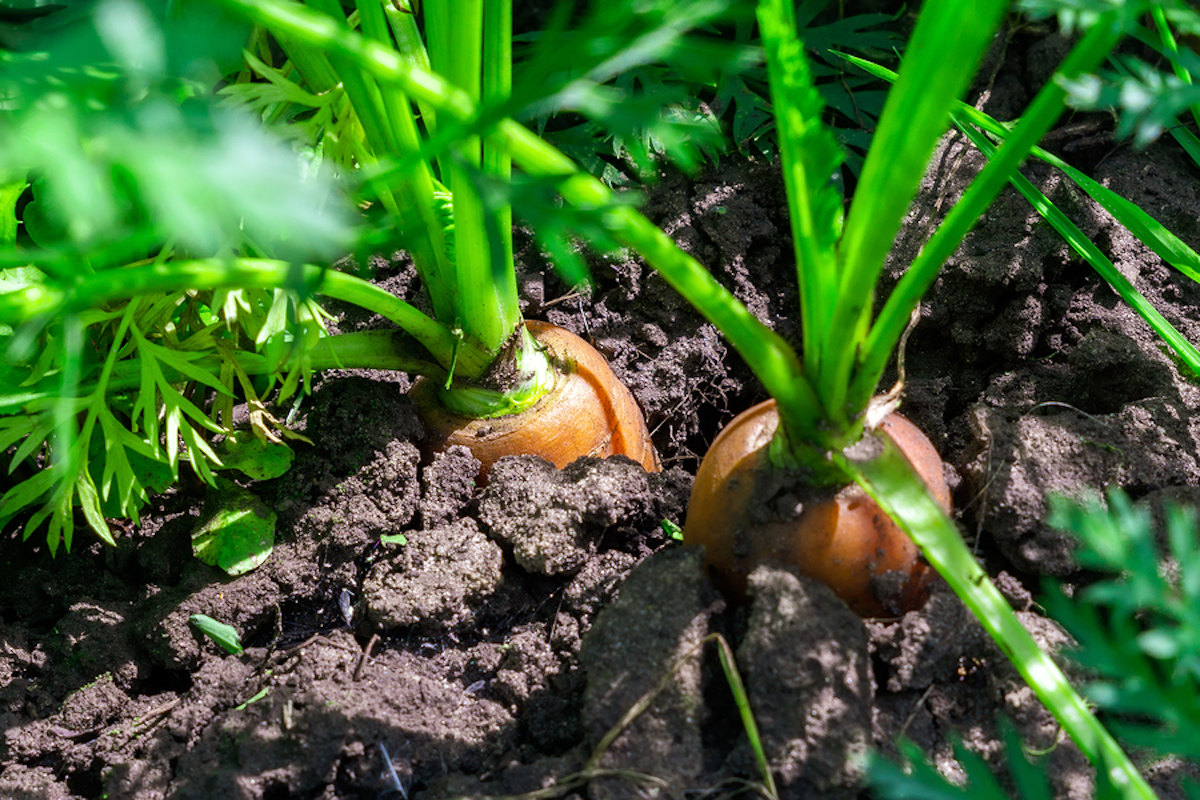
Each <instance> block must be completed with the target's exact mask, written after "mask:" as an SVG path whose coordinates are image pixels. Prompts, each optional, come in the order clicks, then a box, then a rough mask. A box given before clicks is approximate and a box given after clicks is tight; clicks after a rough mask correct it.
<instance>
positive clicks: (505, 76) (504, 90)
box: [481, 0, 518, 303]
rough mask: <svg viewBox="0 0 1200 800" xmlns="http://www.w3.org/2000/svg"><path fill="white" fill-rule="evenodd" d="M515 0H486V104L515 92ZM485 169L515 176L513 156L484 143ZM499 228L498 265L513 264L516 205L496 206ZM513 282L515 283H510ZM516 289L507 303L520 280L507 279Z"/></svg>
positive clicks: (507, 285)
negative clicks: (514, 213) (513, 54)
mask: <svg viewBox="0 0 1200 800" xmlns="http://www.w3.org/2000/svg"><path fill="white" fill-rule="evenodd" d="M512 14H513V4H512V0H485V2H484V6H483V92H482V94H481V100H482V103H483V104H484V105H488V106H495V105H497V104H499V103H502V102H504V101H506V100H508V98H509V97H510V96H511V95H512V35H513V32H512V25H513V20H512ZM483 171H484V173H485V174H487V175H489V176H494V177H496V178H499V179H500V180H502V181H508V180H509V179H510V178H511V177H512V158H511V157H510V156H509V155H508V153H507V152H506V151H505V150H503V149H502V148H499V147H496V146H495V144H494V143H492V142H491V141H485V142H484V143H483ZM492 215H493V218H494V220H495V228H496V230H495V231H493V232H491V238H492V240H493V241H492V247H493V248H494V249H495V248H496V240H497V239H498V240H499V250H500V253H499V255H498V256H496V257H495V259H494V260H495V262H496V263H497V264H504V265H509V266H511V265H512V264H513V238H512V227H513V216H512V206H511V205H510V204H509V203H508V202H507V201H506V202H503V203H499V202H498V201H496V205H495V207H494V208H493V209H492ZM510 283H511V285H510ZM510 289H511V291H512V297H511V298H506V299H505V302H512V303H517V302H518V298H517V286H516V281H515V280H514V281H511V282H509V281H505V283H504V287H503V291H506V292H507V291H509V290H510Z"/></svg>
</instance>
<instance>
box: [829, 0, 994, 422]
mask: <svg viewBox="0 0 1200 800" xmlns="http://www.w3.org/2000/svg"><path fill="white" fill-rule="evenodd" d="M1007 7H1008V3H1007V2H1006V0H980V2H974V3H971V5H970V18H969V19H967V18H966V15H965V14H964V6H963V4H962V2H961V0H935V1H934V2H926V3H925V4H924V5H923V6H922V8H921V13H920V16H919V17H918V19H917V25H916V28H915V29H914V31H913V34H912V37H911V38H910V39H909V42H908V45H907V46H906V48H905V54H904V61H903V63H902V64H901V68H900V76H899V78H898V79H897V81H896V85H895V86H894V87H893V88H892V90H891V91H890V92H889V93H888V98H887V101H886V103H885V105H884V109H883V113H882V115H881V116H880V121H879V128H878V130H877V131H876V132H875V135H874V138H873V141H872V143H871V149H870V152H869V153H868V155H867V159H866V162H865V163H864V164H863V169H862V175H861V177H860V180H859V183H858V187H857V189H856V190H855V194H854V201H853V202H852V203H851V205H850V211H849V214H848V215H847V219H846V227H845V231H844V232H843V235H842V239H841V241H840V243H839V246H838V267H839V269H840V272H841V280H840V285H839V290H838V297H837V307H836V308H835V310H834V312H833V318H832V321H831V322H830V330H831V331H832V332H833V333H832V335H831V336H830V337H829V339H828V340H827V342H826V344H827V345H828V348H827V351H826V352H825V354H824V357H823V359H822V361H821V372H820V373H819V374H818V375H817V376H816V382H817V390H818V393H819V394H820V396H821V399H822V400H823V401H824V402H825V408H826V411H827V412H828V413H829V415H830V417H831V420H832V421H833V423H834V424H835V425H848V424H849V421H850V420H851V419H853V418H854V417H855V416H857V415H858V414H859V413H861V411H862V410H863V409H864V408H865V407H866V403H867V401H868V400H869V399H870V394H869V393H868V394H867V396H866V397H862V396H858V395H856V396H854V397H853V398H852V399H851V398H849V397H848V396H847V395H848V392H847V390H848V389H849V387H850V385H851V380H852V378H853V370H854V367H855V363H856V359H858V358H859V348H860V347H861V346H862V345H863V342H864V340H865V339H866V337H867V332H868V330H869V325H870V315H871V313H872V306H873V305H874V296H875V288H876V283H877V282H878V280H879V276H880V274H881V273H882V270H883V265H884V259H885V258H886V256H887V254H888V252H889V251H890V250H891V248H892V244H893V242H894V240H895V237H896V233H897V231H898V230H899V229H900V223H901V221H902V220H903V218H904V214H905V212H906V211H907V210H908V207H909V205H910V204H911V202H912V199H913V197H914V196H915V195H916V192H917V189H918V187H919V186H920V181H921V178H922V177H923V176H924V174H925V170H926V168H927V166H928V163H929V157H930V154H931V153H932V152H933V148H934V146H935V145H936V144H937V140H938V139H939V138H940V137H941V136H942V134H943V133H945V131H946V128H947V126H948V123H949V115H950V108H951V105H952V104H953V103H954V101H955V100H956V99H958V97H959V96H960V95H961V94H962V93H963V92H964V91H965V90H966V87H967V83H968V81H970V79H971V77H972V76H973V75H974V74H975V67H976V65H977V64H978V63H979V61H980V59H981V58H982V56H983V52H984V50H985V49H986V48H987V46H988V45H989V44H990V43H991V41H992V36H993V33H994V32H995V30H996V29H997V28H998V27H999V25H1000V22H1001V20H1002V19H1003V15H1004V11H1005V10H1006V9H1007ZM893 344H894V342H893ZM871 388H872V390H873V389H874V384H872V387H871Z"/></svg>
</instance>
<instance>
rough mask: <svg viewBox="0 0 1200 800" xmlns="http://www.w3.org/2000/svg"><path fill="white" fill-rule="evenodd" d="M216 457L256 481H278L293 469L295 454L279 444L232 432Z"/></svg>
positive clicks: (228, 466) (290, 449)
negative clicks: (274, 479) (273, 479)
mask: <svg viewBox="0 0 1200 800" xmlns="http://www.w3.org/2000/svg"><path fill="white" fill-rule="evenodd" d="M217 455H219V456H220V457H221V463H223V464H224V465H225V466H226V467H227V468H229V469H236V470H237V471H239V472H241V473H242V474H243V475H245V476H246V477H248V478H253V479H254V480H256V481H265V480H270V479H271V478H278V477H279V476H280V475H282V474H284V473H285V472H287V471H288V469H290V468H291V466H292V459H294V458H295V457H296V454H295V453H294V452H293V451H292V448H290V447H288V446H287V445H285V444H281V443H279V442H265V441H263V440H262V439H259V438H258V437H257V436H253V435H250V434H246V433H240V432H238V433H231V434H229V435H228V436H226V437H225V441H224V442H223V443H222V444H221V446H220V447H219V448H217Z"/></svg>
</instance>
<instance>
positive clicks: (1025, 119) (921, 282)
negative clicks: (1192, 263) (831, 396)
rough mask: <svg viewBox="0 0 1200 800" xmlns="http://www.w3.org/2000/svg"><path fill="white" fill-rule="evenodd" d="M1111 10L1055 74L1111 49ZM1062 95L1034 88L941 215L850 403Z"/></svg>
mask: <svg viewBox="0 0 1200 800" xmlns="http://www.w3.org/2000/svg"><path fill="white" fill-rule="evenodd" d="M1117 23H1118V17H1117V13H1116V12H1110V13H1109V14H1107V15H1105V17H1104V18H1103V19H1102V20H1101V21H1099V22H1098V23H1097V24H1096V25H1094V26H1093V27H1092V28H1091V29H1090V30H1089V31H1088V32H1087V34H1086V35H1085V36H1084V37H1083V39H1081V40H1080V41H1079V42H1078V44H1076V45H1075V47H1074V48H1072V50H1071V52H1070V54H1068V56H1067V58H1066V59H1065V60H1064V61H1063V63H1062V65H1061V66H1060V67H1059V70H1058V73H1057V75H1056V77H1057V76H1062V77H1066V78H1073V77H1076V76H1078V75H1082V74H1085V73H1088V72H1091V71H1092V70H1094V69H1095V68H1096V66H1097V65H1099V64H1100V62H1101V61H1103V60H1104V58H1105V57H1106V56H1107V55H1108V54H1109V53H1110V52H1112V49H1113V47H1115V46H1116V43H1117V41H1119V39H1120V37H1121V29H1120V27H1119V25H1118V24H1117ZM1065 96H1066V93H1065V91H1064V90H1063V88H1062V85H1061V84H1060V83H1059V81H1058V80H1052V81H1049V82H1048V83H1047V84H1046V85H1045V86H1043V87H1042V89H1041V91H1039V92H1038V94H1037V96H1036V97H1035V98H1034V100H1033V102H1032V103H1030V105H1029V108H1028V109H1026V111H1025V113H1024V114H1022V115H1021V121H1020V123H1018V124H1017V126H1016V127H1015V128H1014V129H1013V130H1012V132H1011V133H1009V134H1008V137H1007V139H1006V140H1005V142H1004V145H1003V147H1001V148H1000V151H999V152H998V153H997V154H996V158H994V159H992V160H991V161H990V162H988V164H987V166H985V167H984V168H983V170H982V171H981V172H980V173H979V175H978V176H976V178H975V180H974V181H972V182H971V185H970V186H969V187H968V188H967V190H966V191H965V192H964V193H963V196H962V198H961V199H959V201H958V202H957V203H956V204H955V205H954V208H952V209H951V210H950V213H949V214H947V215H946V219H945V220H944V221H943V222H942V224H941V225H940V226H939V227H938V229H937V231H935V232H934V234H933V236H932V237H931V238H930V240H929V241H928V242H927V243H926V244H925V247H924V248H922V250H921V252H920V254H918V255H917V257H916V258H915V259H914V260H913V263H912V264H911V265H910V266H909V268H908V271H907V272H906V273H905V274H904V277H903V278H901V279H900V282H899V283H897V284H896V288H895V289H894V290H893V291H892V294H891V295H890V296H889V297H888V299H887V302H886V303H884V306H883V308H882V309H881V310H880V312H879V317H878V318H877V319H876V321H875V324H874V325H873V326H872V328H871V332H870V334H869V335H868V337H867V339H866V342H865V344H864V345H863V348H862V353H861V355H860V357H859V364H858V367H857V369H856V370H855V374H854V382H853V385H852V386H851V387H850V392H849V396H848V397H849V402H850V403H859V404H862V403H866V402H867V400H869V399H870V397H871V395H872V393H873V392H874V391H875V387H876V386H877V385H878V383H879V380H880V378H881V377H882V375H883V371H884V369H886V367H887V362H888V360H889V359H890V357H891V354H892V352H893V351H894V350H895V347H896V344H897V343H898V342H899V341H900V337H901V336H902V335H903V333H904V329H905V327H906V326H907V325H908V320H909V318H910V317H911V315H912V312H913V310H914V309H915V308H916V307H917V305H918V304H919V303H920V302H921V298H922V297H924V295H925V293H926V292H927V291H929V287H930V286H932V285H933V281H934V279H935V278H936V277H937V274H938V271H939V270H941V268H942V264H944V263H945V261H946V259H947V258H949V257H950V256H951V254H953V252H954V251H955V250H956V249H957V248H958V246H959V244H960V243H961V242H962V240H963V237H965V236H966V235H967V232H968V231H970V230H971V228H972V227H973V226H974V225H975V222H976V221H977V220H978V219H979V216H980V215H981V214H983V212H984V211H986V210H987V208H988V207H989V206H990V205H991V204H992V201H993V200H995V199H996V195H997V194H999V193H1000V190H1001V189H1003V188H1004V185H1005V184H1006V183H1007V181H1008V178H1009V176H1010V175H1011V174H1013V173H1014V172H1015V171H1016V169H1017V167H1018V166H1019V165H1020V163H1021V162H1022V161H1023V160H1024V159H1025V157H1026V155H1028V153H1029V151H1030V149H1032V148H1033V147H1034V145H1036V144H1037V143H1038V141H1039V140H1040V139H1041V138H1042V136H1044V135H1045V133H1046V131H1048V130H1049V129H1050V126H1051V125H1053V124H1054V122H1055V121H1056V120H1057V119H1058V117H1059V115H1060V114H1061V113H1062V109H1063V102H1064V98H1065Z"/></svg>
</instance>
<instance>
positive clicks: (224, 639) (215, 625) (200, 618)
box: [188, 614, 242, 656]
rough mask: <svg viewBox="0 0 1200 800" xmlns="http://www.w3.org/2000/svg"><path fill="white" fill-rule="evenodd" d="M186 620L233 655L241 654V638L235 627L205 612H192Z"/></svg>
mask: <svg viewBox="0 0 1200 800" xmlns="http://www.w3.org/2000/svg"><path fill="white" fill-rule="evenodd" d="M188 622H190V623H192V624H193V625H195V626H196V630H198V631H200V632H201V633H203V634H204V635H205V636H207V637H208V638H209V639H212V640H213V641H214V642H216V643H217V645H218V646H220V647H221V648H223V649H224V650H225V651H226V652H228V653H230V654H232V655H235V656H236V655H241V653H242V638H241V637H240V636H239V635H238V632H237V628H235V627H233V626H232V625H226V624H225V623H224V622H217V621H216V620H215V619H213V618H212V617H210V616H207V615H205V614H192V615H191V616H190V617H188Z"/></svg>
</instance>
